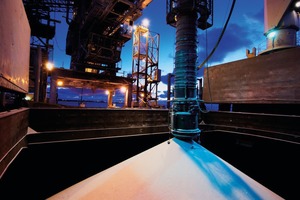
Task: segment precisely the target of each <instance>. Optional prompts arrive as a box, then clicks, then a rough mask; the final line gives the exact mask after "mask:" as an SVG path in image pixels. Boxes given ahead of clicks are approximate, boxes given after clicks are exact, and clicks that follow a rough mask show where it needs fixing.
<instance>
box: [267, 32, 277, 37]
mask: <svg viewBox="0 0 300 200" xmlns="http://www.w3.org/2000/svg"><path fill="white" fill-rule="evenodd" d="M275 36H276V31H272V32H270V33H269V34H268V36H267V37H268V38H274V37H275Z"/></svg>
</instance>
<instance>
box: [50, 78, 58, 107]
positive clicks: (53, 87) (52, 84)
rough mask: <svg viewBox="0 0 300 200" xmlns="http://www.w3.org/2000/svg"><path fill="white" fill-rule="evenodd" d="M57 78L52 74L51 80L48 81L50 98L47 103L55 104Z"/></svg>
mask: <svg viewBox="0 0 300 200" xmlns="http://www.w3.org/2000/svg"><path fill="white" fill-rule="evenodd" d="M56 81H57V78H56V76H55V75H53V74H52V76H51V81H50V99H49V103H51V104H57V95H58V94H57V83H56Z"/></svg>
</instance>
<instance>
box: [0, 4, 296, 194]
mask: <svg viewBox="0 0 300 200" xmlns="http://www.w3.org/2000/svg"><path fill="white" fill-rule="evenodd" d="M151 2H152V0H65V1H61V0H57V1H56V0H38V1H36V0H23V1H21V0H16V1H9V0H3V1H2V2H1V7H0V33H1V34H0V35H1V38H0V46H1V48H0V70H1V71H0V177H1V179H0V181H1V182H0V198H2V197H5V198H11V199H14V198H19V197H20V196H21V197H22V198H26V199H27V198H28V199H46V198H50V199H51V198H52V199H56V198H58V199H59V198H62V197H63V198H67V197H70V198H71V197H73V198H88V197H91V198H97V197H99V196H100V195H102V197H103V198H121V197H122V199H134V198H135V199H140V198H143V199H176V198H179V199H187V198H191V199H198V197H199V195H200V197H199V198H203V199H211V198H220V199H240V198H242V199H243V198H244V199H295V198H297V197H299V195H298V191H297V190H298V186H297V184H294V183H295V182H297V181H298V177H299V170H298V169H299V167H300V166H299V162H298V160H297V158H298V157H299V153H300V140H299V133H300V126H299V124H300V113H299V110H300V109H299V107H300V96H299V94H300V79H299V74H300V68H299V62H298V60H299V55H300V48H299V44H298V43H297V33H298V30H299V21H297V20H299V12H300V10H299V7H300V5H299V4H300V3H299V2H298V1H296V0H290V1H281V0H276V1H275V0H264V8H265V10H264V12H265V33H264V34H265V36H266V42H267V45H266V49H265V50H263V51H259V53H257V52H256V49H253V50H252V53H250V51H249V50H246V54H247V55H248V58H247V59H243V60H238V61H235V62H230V63H224V64H220V65H216V66H213V67H209V68H205V70H204V78H203V80H204V83H203V88H199V87H198V86H197V77H196V74H197V70H198V69H199V68H201V67H203V65H200V66H196V58H197V53H196V48H197V39H196V37H197V31H198V29H200V30H205V29H207V28H210V27H212V26H213V21H214V20H213V0H167V1H166V24H168V25H171V26H173V27H174V28H175V29H176V49H175V50H176V53H175V71H174V74H172V76H173V77H174V94H173V99H171V104H172V105H171V108H170V109H161V108H160V107H159V106H158V104H157V100H158V98H157V86H158V84H159V82H160V73H161V71H160V69H159V34H158V33H153V32H151V31H150V30H148V28H147V27H146V26H142V25H141V26H138V27H137V29H136V30H134V29H133V25H134V22H135V21H136V20H137V19H138V18H139V17H140V16H142V12H143V10H144V9H145V8H146V7H147V6H148V5H149V4H150V3H151ZM234 4H235V0H234V1H233V2H232V7H231V10H232V9H233V7H234ZM53 12H59V13H64V14H65V20H66V22H67V24H68V25H69V28H68V34H67V36H66V43H67V45H66V54H67V55H70V56H71V65H70V69H68V70H67V69H58V68H54V69H53V70H52V71H51V72H49V71H47V70H46V64H47V61H50V60H51V59H50V58H51V54H52V51H53V46H52V45H51V44H50V41H51V40H52V39H53V37H54V35H55V23H58V21H56V20H53V19H51V13H53ZM228 19H229V18H228ZM224 31H225V28H224ZM130 39H133V58H132V60H133V62H132V74H131V76H127V77H123V76H118V71H119V70H120V68H119V67H118V65H117V63H118V62H119V61H120V55H121V51H122V47H123V45H124V44H125V43H126V42H128V41H130ZM220 39H221V38H220ZM212 54H213V52H211V54H210V55H212ZM16 55H17V56H16ZM210 55H209V56H210ZM207 59H209V57H208V58H207ZM205 61H207V60H205ZM205 61H203V63H204V62H205ZM232 74H234V75H235V76H232ZM49 77H50V80H51V82H50V95H49V97H48V98H47V95H46V86H47V80H48V79H49ZM58 82H60V83H63V84H64V87H74V88H91V89H98V88H100V89H106V90H108V91H109V95H108V99H107V107H108V108H104V109H99V108H92V109H91V108H80V107H76V108H74V107H61V106H59V105H57V87H59V85H58ZM121 87H126V95H125V99H124V102H125V104H124V108H115V107H114V105H113V102H112V98H113V94H114V91H115V90H117V89H119V88H121ZM200 90H201V91H203V93H201V94H200ZM28 93H33V94H34V99H33V101H32V102H27V101H25V100H24V98H25V95H26V94H28ZM206 103H210V104H218V105H219V107H218V110H217V111H208V110H205V107H204V106H203V105H205V104H206ZM111 108H114V109H111ZM185 170H186V171H185ZM131 180H133V181H131ZM199 186H201V187H199ZM174 187H176V189H175V190H176V191H174ZM181 189H182V190H181ZM12 191H13V192H12ZM112 191H115V192H112Z"/></svg>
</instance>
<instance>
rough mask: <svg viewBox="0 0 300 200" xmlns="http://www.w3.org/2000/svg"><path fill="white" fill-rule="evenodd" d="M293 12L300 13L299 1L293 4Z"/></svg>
mask: <svg viewBox="0 0 300 200" xmlns="http://www.w3.org/2000/svg"><path fill="white" fill-rule="evenodd" d="M295 11H296V12H300V1H297V2H296V3H295Z"/></svg>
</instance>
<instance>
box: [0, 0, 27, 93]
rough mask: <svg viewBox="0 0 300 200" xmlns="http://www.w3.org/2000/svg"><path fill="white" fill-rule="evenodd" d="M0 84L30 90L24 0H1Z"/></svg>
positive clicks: (10, 88) (12, 88)
mask: <svg viewBox="0 0 300 200" xmlns="http://www.w3.org/2000/svg"><path fill="white" fill-rule="evenodd" d="M0 35H1V39H0V47H1V48H0V87H3V88H6V89H9V90H14V91H17V92H22V93H26V92H28V85H29V53H30V27H29V23H28V20H27V17H26V13H25V9H24V7H23V3H22V1H21V0H16V1H10V0H3V1H1V6H0Z"/></svg>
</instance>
